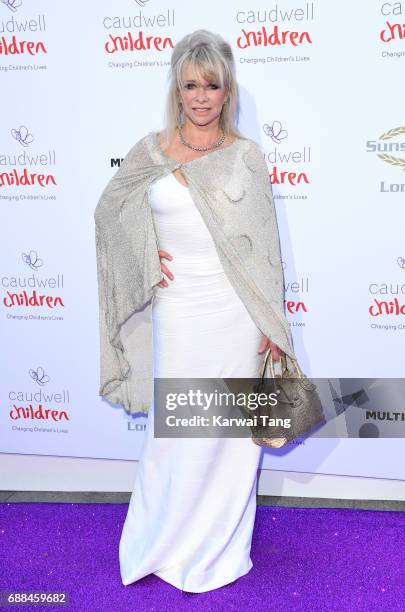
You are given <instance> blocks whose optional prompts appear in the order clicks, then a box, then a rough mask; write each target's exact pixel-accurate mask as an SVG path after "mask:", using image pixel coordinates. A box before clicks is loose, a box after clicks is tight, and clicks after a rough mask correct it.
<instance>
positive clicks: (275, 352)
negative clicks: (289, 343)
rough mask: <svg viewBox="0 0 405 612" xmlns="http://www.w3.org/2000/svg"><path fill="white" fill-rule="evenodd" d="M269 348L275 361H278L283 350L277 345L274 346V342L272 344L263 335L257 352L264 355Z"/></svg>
mask: <svg viewBox="0 0 405 612" xmlns="http://www.w3.org/2000/svg"><path fill="white" fill-rule="evenodd" d="M269 347H270V348H271V355H272V358H273V361H278V360H279V359H280V356H281V353H282V352H283V351H282V350H281V348H280V347H278V346H277V344H274V342H272V341H271V340H270V338H268V337H267V336H265V335H263V336H262V339H261V341H260V345H259V350H258V351H257V352H258V353H263V352H264V351H266V350H267V349H268V348H269Z"/></svg>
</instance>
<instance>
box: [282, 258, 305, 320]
mask: <svg viewBox="0 0 405 612" xmlns="http://www.w3.org/2000/svg"><path fill="white" fill-rule="evenodd" d="M283 267H284V269H286V268H287V265H286V264H284V266H283ZM284 293H285V299H284V303H285V308H286V311H287V312H288V313H289V314H291V315H297V314H303V313H307V312H308V304H307V302H306V301H305V294H308V293H309V278H308V276H301V278H295V279H288V278H285V282H284ZM290 325H291V326H292V327H305V321H294V319H292V320H291V321H290Z"/></svg>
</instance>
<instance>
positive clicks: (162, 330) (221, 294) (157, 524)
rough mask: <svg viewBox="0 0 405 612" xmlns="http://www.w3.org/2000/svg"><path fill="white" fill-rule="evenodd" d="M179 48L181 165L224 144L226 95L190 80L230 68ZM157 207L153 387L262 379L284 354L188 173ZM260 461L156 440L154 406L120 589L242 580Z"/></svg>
mask: <svg viewBox="0 0 405 612" xmlns="http://www.w3.org/2000/svg"><path fill="white" fill-rule="evenodd" d="M178 45H179V46H177V45H176V47H177V50H176V47H175V50H174V52H173V57H174V58H175V57H176V55H175V51H177V53H178V55H180V54H181V53H182V54H183V56H184V55H185V53H186V52H189V50H190V49H194V54H193V55H190V52H189V54H188V56H187V57H188V60H189V61H188V62H187V63H185V65H184V67H183V78H184V79H185V80H186V86H188V84H190V83H191V85H192V87H190V88H189V87H187V88H184V89H182V90H181V91H180V102H181V104H182V111H183V115H182V117H183V124H182V126H181V128H180V130H176V132H175V135H174V138H173V140H172V143H171V144H170V146H169V147H167V148H166V150H165V153H166V155H168V156H170V157H172V158H174V159H178V160H179V161H183V162H184V161H188V160H189V159H192V158H195V157H199V156H200V155H201V150H204V151H206V150H210V149H211V148H213V147H210V146H208V147H205V148H204V147H200V149H198V151H197V150H196V147H195V146H196V145H199V144H200V143H201V144H202V143H207V142H213V141H214V142H215V141H216V140H217V137H216V136H217V134H218V127H219V125H220V124H219V117H220V115H221V111H222V107H223V105H224V104H226V103H227V101H226V98H227V91H226V90H225V89H224V88H221V87H218V88H213V87H212V84H213V83H212V78H208V79H206V78H205V76H208V77H209V74H206V75H205V76H204V78H201V77H200V78H199V79H197V78H196V72H195V70H193V68H195V67H196V65H197V64H198V67H201V63H202V64H203V65H204V58H205V61H207V57H209V56H210V53H211V61H212V59H213V58H214V60H215V59H217V57H218V53H221V51H222V52H223V50H224V49H225V51H227V53H228V58H227V59H226V58H225V60H224V61H228V62H229V61H230V59H229V52H230V48H229V45H227V43H225V42H224V41H223V40H222V39H221V38H220V37H218V36H214V35H210V34H209V33H207V32H204V31H202V32H201V31H199V32H196V33H194V34H193V35H190V36H189V37H185V39H183V41H180V43H178ZM191 53H192V52H191ZM224 55H226V54H224ZM201 57H203V59H202V60H201ZM196 58H197V59H196ZM172 63H173V64H174V61H173V58H172ZM200 72H201V71H200ZM207 72H208V71H207ZM218 80H220V79H218ZM214 84H217V83H214ZM199 108H201V109H202V108H205V109H208V110H205V111H203V110H200V111H199V110H198V109H199ZM232 139H233V138H232V136H231V138H230V139H228V138H226V139H223V142H222V143H221V144H223V145H224V146H227V144H229V142H230V141H231V140H232ZM187 141H188V142H187ZM190 141H191V142H192V143H193V145H194V146H193V147H190V145H189V143H190ZM187 148H188V150H187ZM197 148H198V147H197ZM203 154H209V153H206V152H204V153H203ZM149 203H150V206H151V208H152V213H153V219H154V224H155V229H156V234H157V237H158V242H159V249H160V255H161V267H162V272H163V273H164V274H165V275H166V277H167V279H169V281H170V283H168V280H166V278H164V279H163V280H162V281H161V282H160V283H159V284H158V287H157V290H156V294H155V299H154V303H153V316H152V319H153V355H154V376H155V377H160V378H191V377H194V378H204V377H206V378H233V377H234V378H238V377H240V378H253V377H256V376H257V375H258V371H259V367H260V363H261V360H262V358H263V356H262V353H263V351H264V350H265V349H266V348H267V346H268V345H269V344H270V345H272V349H274V353H277V350H278V347H277V346H276V345H274V343H270V340H269V339H268V338H266V337H265V336H263V335H262V333H261V331H260V330H259V329H258V328H257V326H256V325H255V323H254V322H253V320H252V318H251V316H250V314H249V313H248V311H247V310H246V308H245V306H244V304H243V302H242V301H241V300H240V298H239V297H238V295H237V294H236V292H235V290H234V289H233V287H232V285H231V283H230V281H229V279H228V278H227V276H226V274H225V272H224V270H223V267H222V265H221V263H220V260H219V258H218V254H217V251H216V248H215V245H214V242H213V239H212V237H211V234H210V232H209V230H208V229H207V227H206V224H205V222H204V220H203V219H202V217H201V215H200V213H199V211H198V210H197V208H196V206H195V204H194V202H193V199H192V197H191V194H190V191H189V189H188V187H187V185H186V184H185V178H184V176H183V175H182V174H181V172H180V170H176V171H175V172H174V173H171V174H169V175H167V176H164V177H163V178H160V179H159V180H157V181H155V183H153V184H152V185H151V187H150V190H149ZM164 258H165V259H166V260H168V259H170V265H169V267H167V266H166V265H165V264H163V262H162V259H164ZM277 356H278V355H277V354H276V357H275V358H277ZM260 454H261V448H260V447H258V446H256V445H255V444H254V443H253V442H252V440H251V439H250V438H249V437H247V438H220V437H218V438H155V437H154V405H153V404H152V406H151V407H150V410H149V415H148V426H147V431H146V435H145V439H144V443H143V447H142V451H141V457H140V461H139V464H138V469H137V473H136V477H135V483H134V490H133V493H132V496H131V500H130V504H129V508H128V513H127V516H126V520H125V524H124V527H123V531H122V535H121V541H120V550H119V556H120V569H121V577H122V582H123V584H125V585H128V584H130V583H133V582H135V581H136V580H139V579H140V578H142V577H144V576H146V575H148V574H151V573H154V574H155V575H157V576H159V577H160V578H162V579H163V580H165V581H166V582H168V583H170V584H172V585H173V586H175V587H177V588H179V589H182V590H184V591H190V592H203V591H209V590H212V589H215V588H218V587H220V586H223V585H225V584H228V583H230V582H232V581H234V580H236V579H237V578H239V577H240V576H243V575H244V574H246V573H247V572H248V571H249V570H250V569H251V567H252V561H251V557H250V547H251V539H252V531H253V525H254V519H255V511H256V485H257V469H258V464H259V460H260Z"/></svg>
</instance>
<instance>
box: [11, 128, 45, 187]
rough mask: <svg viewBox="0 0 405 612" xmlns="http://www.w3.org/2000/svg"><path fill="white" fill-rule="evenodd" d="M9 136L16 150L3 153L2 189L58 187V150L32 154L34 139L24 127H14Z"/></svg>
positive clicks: (33, 152)
mask: <svg viewBox="0 0 405 612" xmlns="http://www.w3.org/2000/svg"><path fill="white" fill-rule="evenodd" d="M10 135H11V139H12V140H13V141H14V151H11V150H10V151H9V152H7V151H4V152H1V151H0V189H1V188H3V187H14V188H21V187H31V186H33V187H40V188H41V189H46V187H52V186H56V185H57V181H56V176H55V171H54V167H55V166H56V153H55V150H54V149H49V150H48V151H46V152H45V151H44V150H42V151H38V150H36V151H32V152H31V150H32V145H33V143H34V140H35V138H34V136H33V134H31V132H30V130H29V129H28V128H27V127H26V126H25V125H20V126H18V127H17V126H15V127H13V128H11V129H10ZM10 149H11V146H10Z"/></svg>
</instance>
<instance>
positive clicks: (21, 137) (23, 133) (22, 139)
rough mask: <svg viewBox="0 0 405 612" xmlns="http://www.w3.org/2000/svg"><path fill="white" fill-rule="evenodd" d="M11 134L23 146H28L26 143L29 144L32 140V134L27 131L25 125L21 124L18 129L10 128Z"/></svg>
mask: <svg viewBox="0 0 405 612" xmlns="http://www.w3.org/2000/svg"><path fill="white" fill-rule="evenodd" d="M11 135H12V137H13V138H15V140H16V141H17V142H19V143H20V144H21V145H22V146H23V147H28V145H29V144H31V142H32V141H33V140H34V137H33V135H32V134H30V133H29V132H28V130H27V128H26V127H25V125H21V126H20V129H19V130H15V129H14V128H13V129H12V130H11Z"/></svg>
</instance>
